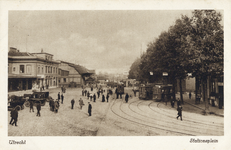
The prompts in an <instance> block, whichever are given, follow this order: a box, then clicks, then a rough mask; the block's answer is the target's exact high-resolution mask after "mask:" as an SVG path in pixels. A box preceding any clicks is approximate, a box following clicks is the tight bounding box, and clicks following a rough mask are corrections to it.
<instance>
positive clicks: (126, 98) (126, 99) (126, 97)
mask: <svg viewBox="0 0 231 150" xmlns="http://www.w3.org/2000/svg"><path fill="white" fill-rule="evenodd" d="M128 98H129V95H128V93H126V96H125V101H126V103H127V102H128Z"/></svg>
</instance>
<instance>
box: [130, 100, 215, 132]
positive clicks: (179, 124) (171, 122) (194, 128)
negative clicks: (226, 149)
mask: <svg viewBox="0 0 231 150" xmlns="http://www.w3.org/2000/svg"><path fill="white" fill-rule="evenodd" d="M136 102H138V101H134V102H132V103H130V104H129V109H131V111H133V112H134V113H136V114H138V115H140V116H143V117H145V118H148V119H152V120H155V121H158V122H161V123H164V124H173V123H174V125H173V126H172V127H173V128H175V125H176V124H177V125H178V126H181V127H183V129H184V130H185V128H192V127H193V130H195V132H197V133H199V134H202V133H201V132H198V130H201V129H204V130H208V127H201V128H198V127H195V125H196V124H194V123H193V124H190V125H188V124H187V125H185V124H182V123H181V122H179V123H178V122H175V119H176V118H175V117H172V116H171V117H169V118H171V120H170V121H168V120H169V119H168V120H167V121H164V120H162V119H159V118H158V117H156V118H153V117H150V116H147V115H143V114H141V113H138V112H136V111H135V110H133V109H132V108H131V105H132V104H134V103H136ZM141 103H143V101H141V102H139V103H137V104H136V107H137V108H138V109H139V110H140V111H142V112H144V111H143V110H141V109H140V108H139V105H140V104H141ZM155 112H156V113H158V114H160V115H163V114H161V113H160V112H158V111H155ZM144 113H145V112H144ZM146 113H147V111H146ZM164 116H165V117H168V116H167V115H164ZM175 129H176V130H178V129H179V127H176V128H175ZM181 129H182V128H181ZM209 130H211V131H213V130H212V129H211V128H210V129H209ZM214 130H215V129H214ZM185 131H188V130H185ZM188 132H189V131H188Z"/></svg>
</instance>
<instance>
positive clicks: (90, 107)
mask: <svg viewBox="0 0 231 150" xmlns="http://www.w3.org/2000/svg"><path fill="white" fill-rule="evenodd" d="M91 110H92V106H91V103H90V102H88V114H89V116H91Z"/></svg>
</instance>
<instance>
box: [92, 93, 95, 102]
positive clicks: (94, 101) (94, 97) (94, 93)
mask: <svg viewBox="0 0 231 150" xmlns="http://www.w3.org/2000/svg"><path fill="white" fill-rule="evenodd" d="M95 99H96V95H95V93H94V95H93V100H94V102H95Z"/></svg>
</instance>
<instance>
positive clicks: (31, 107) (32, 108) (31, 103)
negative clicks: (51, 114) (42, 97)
mask: <svg viewBox="0 0 231 150" xmlns="http://www.w3.org/2000/svg"><path fill="white" fill-rule="evenodd" d="M29 103H30V112H31V110H32V111H33V112H34V107H33V105H34V103H33V101H32V100H31V101H29Z"/></svg>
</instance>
